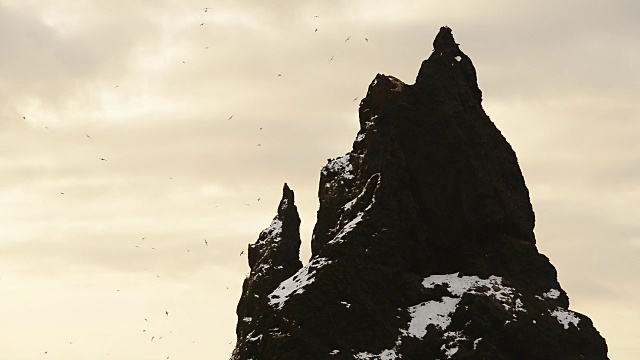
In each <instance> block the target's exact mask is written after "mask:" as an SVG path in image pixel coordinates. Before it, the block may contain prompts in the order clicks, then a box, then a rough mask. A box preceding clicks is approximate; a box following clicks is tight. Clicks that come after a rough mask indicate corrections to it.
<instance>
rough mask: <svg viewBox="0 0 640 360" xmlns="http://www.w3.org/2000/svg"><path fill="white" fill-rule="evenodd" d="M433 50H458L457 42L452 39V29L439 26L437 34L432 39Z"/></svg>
mask: <svg viewBox="0 0 640 360" xmlns="http://www.w3.org/2000/svg"><path fill="white" fill-rule="evenodd" d="M433 51H434V52H445V51H446V52H453V51H460V47H459V44H458V43H456V41H455V40H454V39H453V31H451V28H449V27H447V26H443V27H441V28H440V31H439V32H438V35H436V38H435V39H434V40H433Z"/></svg>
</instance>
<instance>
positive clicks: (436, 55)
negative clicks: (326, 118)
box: [232, 27, 607, 360]
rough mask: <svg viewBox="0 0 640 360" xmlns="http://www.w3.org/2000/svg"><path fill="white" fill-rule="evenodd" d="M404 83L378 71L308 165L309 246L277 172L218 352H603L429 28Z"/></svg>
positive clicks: (507, 160)
mask: <svg viewBox="0 0 640 360" xmlns="http://www.w3.org/2000/svg"><path fill="white" fill-rule="evenodd" d="M433 45H434V50H433V53H432V54H431V56H430V57H429V58H428V59H427V60H425V61H424V62H423V63H422V66H421V68H420V71H419V73H418V77H417V79H416V82H415V84H414V85H407V84H404V83H403V82H401V81H400V80H398V79H396V78H394V77H392V76H386V75H381V74H378V75H377V76H376V77H375V79H374V80H373V82H372V83H371V85H369V89H368V92H367V96H366V98H364V99H363V100H362V102H361V103H360V109H359V115H360V131H359V132H358V134H357V137H356V140H355V142H354V143H353V150H352V151H350V152H349V153H347V154H346V155H344V156H342V157H339V158H336V159H332V160H330V161H329V163H328V164H327V165H326V166H325V167H324V168H323V169H322V172H321V177H320V189H319V191H318V196H319V198H320V209H319V210H318V219H317V222H316V225H315V228H314V232H313V239H312V242H311V246H312V257H311V260H310V261H309V263H308V264H307V265H306V266H302V264H301V263H300V260H299V258H298V252H299V245H300V236H299V232H298V228H299V224H300V219H299V217H298V214H297V211H296V208H295V205H294V204H293V192H292V191H291V190H289V188H288V187H287V186H286V185H285V189H284V195H283V199H282V201H281V202H280V206H279V208H278V215H277V216H276V218H275V219H274V220H273V222H272V224H271V226H270V227H269V228H267V229H266V230H264V231H263V232H262V233H261V234H260V237H259V238H258V241H257V242H256V243H255V244H253V245H250V246H249V265H250V267H251V273H250V275H249V276H248V277H247V279H246V280H245V282H244V286H243V294H242V298H241V300H240V303H239V304H238V309H237V313H238V325H237V331H236V332H237V336H238V339H237V344H236V348H235V350H234V352H233V355H232V359H238V360H239V359H254V360H262V359H278V360H300V359H305V360H313V359H491V360H499V359H518V360H526V359H539V360H543V359H544V360H549V359H563V360H567V359H607V346H606V343H605V340H604V339H603V338H602V337H601V336H600V334H599V333H598V331H597V330H596V329H595V328H594V327H593V325H592V322H591V320H590V319H589V318H588V317H586V316H585V315H582V314H579V313H576V312H573V311H571V310H568V307H569V299H568V297H567V294H566V293H565V292H564V290H562V288H561V287H560V285H559V283H558V281H557V274H556V270H555V268H554V267H553V265H551V263H550V262H549V259H548V258H547V257H545V256H544V255H542V254H540V253H538V251H537V249H536V245H535V236H534V233H533V227H534V220H535V219H534V213H533V209H532V206H531V203H530V201H529V192H528V190H527V188H526V186H525V182H524V178H523V176H522V173H521V171H520V168H519V166H518V161H517V158H516V155H515V153H514V152H513V149H512V148H511V146H510V145H509V144H508V143H507V141H506V140H505V138H504V137H503V136H502V134H501V133H500V131H499V130H498V129H497V128H496V127H495V125H494V124H493V123H492V122H491V120H490V119H489V117H488V116H487V115H486V114H485V112H484V110H483V109H482V106H481V101H482V92H481V91H480V89H479V88H478V85H477V81H476V72H475V69H474V67H473V64H472V63H471V60H470V59H469V58H468V57H467V56H466V55H465V54H464V53H463V52H462V51H460V49H459V47H458V44H456V43H455V41H454V39H453V36H452V33H451V29H449V28H447V27H443V28H441V29H440V32H439V33H438V35H437V36H436V38H435V41H434V43H433Z"/></svg>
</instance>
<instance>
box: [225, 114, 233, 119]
mask: <svg viewBox="0 0 640 360" xmlns="http://www.w3.org/2000/svg"><path fill="white" fill-rule="evenodd" d="M234 116H235V114H234V115H231V116H229V118H228V119H227V120H231V119H233V117H234Z"/></svg>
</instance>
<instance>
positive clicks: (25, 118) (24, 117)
mask: <svg viewBox="0 0 640 360" xmlns="http://www.w3.org/2000/svg"><path fill="white" fill-rule="evenodd" d="M22 119H24V120H27V117H26V116H23V117H22ZM45 354H46V353H45Z"/></svg>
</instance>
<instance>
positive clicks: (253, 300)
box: [232, 183, 302, 359]
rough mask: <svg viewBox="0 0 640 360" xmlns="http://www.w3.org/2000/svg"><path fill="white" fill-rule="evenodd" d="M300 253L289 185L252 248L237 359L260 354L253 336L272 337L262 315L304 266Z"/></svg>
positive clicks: (240, 314) (297, 220) (240, 305)
mask: <svg viewBox="0 0 640 360" xmlns="http://www.w3.org/2000/svg"><path fill="white" fill-rule="evenodd" d="M299 254H300V216H299V215H298V209H297V207H296V205H295V203H294V194H293V190H291V189H290V188H289V186H287V184H286V183H285V184H284V186H283V189H282V199H281V200H280V204H279V205H278V212H277V215H276V216H275V217H274V218H273V220H272V221H271V224H270V225H269V226H268V227H267V228H266V229H264V230H263V231H262V232H260V235H259V236H258V240H256V242H255V243H253V244H250V245H249V248H248V259H249V267H250V268H251V271H250V273H249V276H247V277H246V278H245V280H244V283H243V285H242V296H241V298H240V302H239V303H238V307H237V309H236V313H237V315H238V324H237V326H236V335H237V338H238V340H237V342H236V348H235V349H234V352H233V355H232V358H233V359H246V358H247V357H246V354H248V353H259V350H258V348H257V346H258V345H259V342H257V341H255V339H257V338H259V337H257V335H256V336H252V335H251V334H254V333H260V334H263V333H267V334H268V330H269V328H268V327H266V328H265V327H264V326H269V324H268V323H265V322H263V321H260V318H261V317H262V316H263V315H264V314H262V312H263V311H264V310H265V309H266V308H269V298H268V295H269V294H270V293H271V292H273V291H274V290H275V289H276V287H277V286H278V285H279V284H280V283H281V282H282V281H284V280H286V279H288V278H289V277H291V276H292V275H293V274H295V273H296V272H297V271H298V270H299V269H300V268H301V267H302V262H300V255H299ZM260 337H261V336H260ZM252 339H254V340H252ZM265 340H266V337H265Z"/></svg>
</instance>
